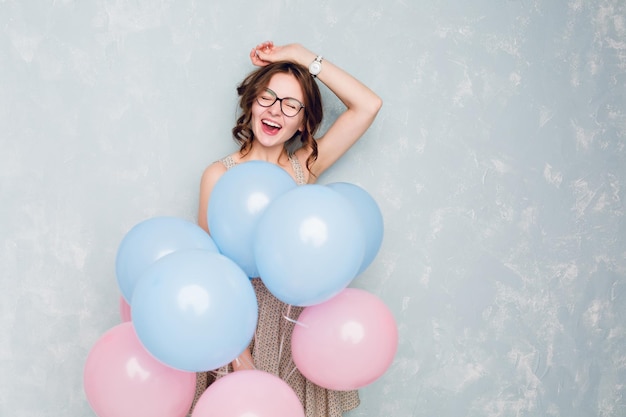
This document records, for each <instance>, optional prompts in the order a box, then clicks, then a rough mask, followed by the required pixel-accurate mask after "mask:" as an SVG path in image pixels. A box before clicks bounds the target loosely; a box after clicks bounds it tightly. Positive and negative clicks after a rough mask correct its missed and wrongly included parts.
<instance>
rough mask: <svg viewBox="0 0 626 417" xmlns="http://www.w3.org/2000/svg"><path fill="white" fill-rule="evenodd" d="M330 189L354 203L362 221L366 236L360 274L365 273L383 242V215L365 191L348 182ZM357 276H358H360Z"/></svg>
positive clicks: (337, 184)
mask: <svg viewBox="0 0 626 417" xmlns="http://www.w3.org/2000/svg"><path fill="white" fill-rule="evenodd" d="M327 186H328V187H330V188H332V189H333V190H335V191H337V192H338V193H339V194H341V195H342V196H344V197H346V198H347V199H348V200H350V202H351V203H352V207H353V208H354V209H355V211H356V214H357V217H358V218H359V220H360V221H361V228H362V229H363V232H364V234H365V255H363V262H362V263H361V266H360V268H359V272H358V274H360V273H361V272H363V271H365V269H367V267H368V266H370V264H371V263H372V261H373V260H374V258H376V255H377V254H378V251H379V250H380V246H381V244H382V242H383V231H384V223H383V215H382V213H381V211H380V208H379V207H378V204H376V200H374V198H373V197H372V196H371V195H370V194H369V193H368V192H367V191H365V189H363V188H361V187H359V186H358V185H355V184H350V183H347V182H334V183H331V184H327ZM358 274H357V275H358Z"/></svg>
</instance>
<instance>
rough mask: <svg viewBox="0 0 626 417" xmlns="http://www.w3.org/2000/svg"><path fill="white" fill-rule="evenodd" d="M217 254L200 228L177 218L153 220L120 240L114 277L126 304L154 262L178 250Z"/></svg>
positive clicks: (216, 250)
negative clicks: (141, 276)
mask: <svg viewBox="0 0 626 417" xmlns="http://www.w3.org/2000/svg"><path fill="white" fill-rule="evenodd" d="M181 249H205V250H208V251H211V252H216V253H217V252H219V250H218V248H217V246H216V245H215V242H213V239H212V238H211V236H209V234H208V233H207V232H206V231H204V229H202V228H201V227H200V226H198V225H197V224H195V223H192V222H190V221H188V220H184V219H180V218H177V217H170V216H161V217H153V218H150V219H147V220H144V221H142V222H140V223H138V224H136V225H135V226H134V227H133V228H132V229H130V230H129V231H128V232H127V233H126V235H125V236H124V238H123V239H122V241H121V243H120V245H119V247H118V250H117V256H116V258H115V273H116V276H117V283H118V285H119V288H120V291H121V293H122V296H123V297H124V299H125V300H126V302H128V303H130V300H131V299H132V297H133V291H134V289H135V285H136V284H137V281H138V280H139V276H140V275H141V274H142V273H143V272H144V271H145V270H146V269H147V268H148V267H149V266H150V265H151V264H153V263H154V262H155V261H156V260H157V259H159V258H161V257H163V256H165V255H167V254H169V253H172V252H175V251H178V250H181Z"/></svg>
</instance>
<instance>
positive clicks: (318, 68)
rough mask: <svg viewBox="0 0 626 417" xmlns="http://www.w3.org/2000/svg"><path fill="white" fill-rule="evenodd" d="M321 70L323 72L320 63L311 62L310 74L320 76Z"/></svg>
mask: <svg viewBox="0 0 626 417" xmlns="http://www.w3.org/2000/svg"><path fill="white" fill-rule="evenodd" d="M321 70H322V64H321V63H319V62H318V61H313V62H311V65H309V72H310V73H311V74H313V75H317V74H319V73H320V71H321Z"/></svg>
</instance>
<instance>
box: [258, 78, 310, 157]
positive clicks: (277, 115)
mask: <svg viewBox="0 0 626 417" xmlns="http://www.w3.org/2000/svg"><path fill="white" fill-rule="evenodd" d="M267 88H268V89H270V90H271V91H273V92H274V94H275V95H276V97H278V98H280V99H284V98H294V99H296V100H298V101H299V102H300V103H304V94H303V93H302V88H301V87H300V84H299V83H298V81H297V80H296V78H295V77H294V76H293V75H291V74H286V73H277V74H274V75H273V76H272V78H270V82H269V84H268V85H267ZM283 103H284V104H283V105H284V106H285V109H286V108H287V103H286V102H284V101H283ZM280 107H281V101H280V100H276V102H274V104H272V105H271V106H269V107H263V106H261V105H260V104H259V103H258V101H257V100H255V101H254V103H253V104H252V131H253V132H254V138H255V140H256V141H258V142H259V143H260V144H261V145H263V146H266V147H273V146H283V144H284V143H285V142H287V141H288V140H289V139H291V137H292V136H293V135H294V134H295V133H296V132H297V131H298V130H302V127H303V120H304V109H301V110H300V111H299V112H298V114H297V115H295V116H293V117H288V116H286V115H285V114H284V113H283V112H282V111H281V108H280Z"/></svg>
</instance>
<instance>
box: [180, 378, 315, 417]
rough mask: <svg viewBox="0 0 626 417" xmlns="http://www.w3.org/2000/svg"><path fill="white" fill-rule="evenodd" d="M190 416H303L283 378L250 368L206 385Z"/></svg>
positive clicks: (294, 396) (294, 395)
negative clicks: (207, 386)
mask: <svg viewBox="0 0 626 417" xmlns="http://www.w3.org/2000/svg"><path fill="white" fill-rule="evenodd" d="M191 416H192V417H226V416H227V417H251V416H254V417H304V408H303V407H302V403H300V400H299V399H298V396H297V395H296V393H295V392H294V390H293V389H291V387H290V386H289V385H287V383H286V382H285V381H283V380H282V379H280V378H278V377H277V376H275V375H272V374H270V373H267V372H264V371H260V370H256V369H251V370H241V371H237V372H233V373H230V374H228V375H226V376H224V377H222V378H220V379H218V380H217V381H215V382H214V383H213V384H211V385H209V388H207V390H206V391H204V393H203V394H202V396H200V399H199V400H198V402H197V403H196V406H195V408H194V409H193V413H192V414H191Z"/></svg>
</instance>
